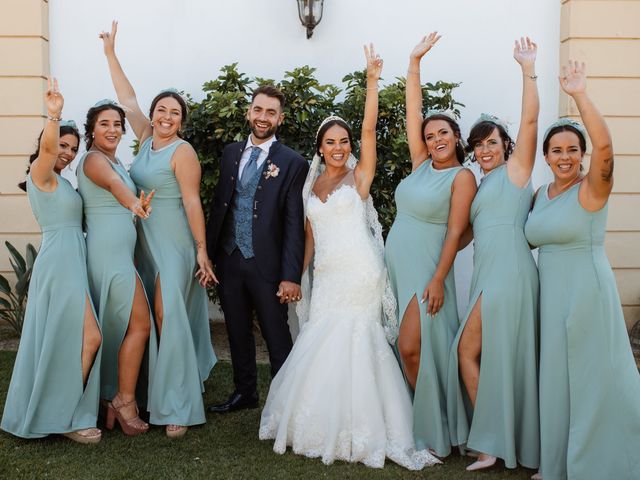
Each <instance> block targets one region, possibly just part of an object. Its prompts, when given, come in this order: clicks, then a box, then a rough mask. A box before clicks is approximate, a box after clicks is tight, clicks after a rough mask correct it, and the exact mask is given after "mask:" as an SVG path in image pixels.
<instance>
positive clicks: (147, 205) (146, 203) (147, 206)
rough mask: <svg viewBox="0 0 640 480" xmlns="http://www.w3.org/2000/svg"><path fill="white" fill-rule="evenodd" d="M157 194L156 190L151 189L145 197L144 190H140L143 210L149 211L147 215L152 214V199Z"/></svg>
mask: <svg viewBox="0 0 640 480" xmlns="http://www.w3.org/2000/svg"><path fill="white" fill-rule="evenodd" d="M155 194H156V190H155V189H153V190H151V193H150V194H149V195H147V196H146V197H145V194H144V190H140V198H139V200H140V205H141V206H142V208H143V210H144V211H145V212H147V216H149V215H151V199H152V198H153V196H154V195H155Z"/></svg>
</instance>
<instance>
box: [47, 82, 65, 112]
mask: <svg viewBox="0 0 640 480" xmlns="http://www.w3.org/2000/svg"><path fill="white" fill-rule="evenodd" d="M44 104H45V107H46V108H47V115H49V117H51V118H60V115H61V114H62V107H63V106H64V97H63V96H62V94H61V93H60V90H58V80H57V79H56V78H53V77H48V78H47V91H46V92H45V94H44Z"/></svg>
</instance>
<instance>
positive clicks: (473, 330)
mask: <svg viewBox="0 0 640 480" xmlns="http://www.w3.org/2000/svg"><path fill="white" fill-rule="evenodd" d="M481 302H482V295H480V297H479V298H478V301H477V302H476V304H475V305H474V307H473V310H471V313H470V314H469V318H468V319H467V324H466V325H465V327H464V331H463V332H462V335H461V336H460V342H459V343H458V366H459V368H460V376H461V377H462V381H463V382H464V386H465V388H466V389H467V394H468V395H469V399H470V400H471V405H473V408H475V406H476V396H477V394H478V379H479V378H480V356H481V354H482V318H481V308H480V304H481Z"/></svg>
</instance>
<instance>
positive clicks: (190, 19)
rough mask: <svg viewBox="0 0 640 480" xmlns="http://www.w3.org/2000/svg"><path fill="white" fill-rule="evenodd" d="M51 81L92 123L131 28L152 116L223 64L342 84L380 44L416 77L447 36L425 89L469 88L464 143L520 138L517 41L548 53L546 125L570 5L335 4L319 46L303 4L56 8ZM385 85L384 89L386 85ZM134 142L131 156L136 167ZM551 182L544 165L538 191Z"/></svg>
mask: <svg viewBox="0 0 640 480" xmlns="http://www.w3.org/2000/svg"><path fill="white" fill-rule="evenodd" d="M49 12H50V19H49V21H50V42H51V43H50V44H51V54H50V55H51V56H50V59H51V72H52V74H53V75H55V76H57V77H58V78H59V80H60V87H61V90H62V92H63V93H64V94H65V103H66V105H65V112H64V113H65V117H66V118H73V119H75V120H76V122H78V124H81V123H82V120H83V119H84V115H85V113H86V110H87V108H88V107H90V106H91V105H92V104H93V103H94V102H95V101H96V100H98V99H101V98H104V97H111V98H115V93H114V91H113V88H112V86H111V81H110V79H109V74H108V70H107V64H106V61H105V59H104V55H103V54H102V48H101V41H100V40H99V39H98V32H100V31H101V30H106V29H109V28H110V24H111V19H118V20H119V32H118V39H117V52H118V55H119V58H120V61H121V63H122V65H123V67H124V69H125V71H126V73H127V74H128V76H129V79H130V80H131V82H132V84H133V86H134V88H135V89H136V92H137V94H138V99H139V101H140V103H141V106H142V107H143V110H146V109H147V108H148V106H149V104H150V102H151V99H152V98H153V96H154V95H155V94H156V93H157V92H158V91H159V90H161V89H162V88H166V87H169V86H173V87H176V88H178V89H180V90H184V91H186V92H189V93H190V94H191V95H192V96H193V97H194V98H196V99H198V98H201V97H202V93H201V90H200V87H201V85H202V84H203V83H204V82H206V81H208V80H211V79H212V78H215V77H216V76H217V75H218V71H219V68H220V67H221V66H223V65H226V64H229V63H232V62H238V63H239V68H240V70H241V71H243V72H246V73H248V74H249V75H250V76H253V75H259V76H262V77H266V78H282V75H283V72H284V71H285V70H289V69H292V68H294V67H296V66H300V65H304V64H308V65H311V66H314V67H317V69H318V70H317V77H318V78H319V80H320V81H322V82H331V83H339V82H340V80H341V78H342V76H343V75H344V74H345V73H347V72H351V71H353V70H355V69H358V68H362V67H363V65H364V60H363V58H364V57H363V54H362V44H363V43H365V42H369V41H373V42H374V43H375V45H376V48H377V49H378V51H379V52H380V54H381V55H382V57H383V58H384V61H385V66H384V72H383V77H384V78H387V79H394V78H395V77H396V76H401V75H405V72H406V68H407V63H408V55H409V52H410V51H411V49H412V48H413V46H414V45H415V43H416V42H417V41H418V40H419V39H420V38H421V36H422V35H424V34H426V33H428V32H430V31H431V30H438V31H439V32H440V33H441V34H442V35H443V38H442V39H441V40H440V42H439V43H438V45H436V47H435V48H434V50H433V51H432V52H429V53H428V54H427V56H426V57H425V59H424V60H423V68H422V74H423V76H422V78H423V81H429V80H438V79H441V80H446V81H456V82H462V86H461V87H460V88H459V89H458V90H457V91H456V92H455V98H456V99H457V100H459V101H461V102H462V103H464V104H465V105H466V108H464V109H463V117H462V122H461V126H462V129H463V134H466V133H467V132H468V128H469V126H470V125H471V123H473V121H474V120H475V119H476V118H477V116H478V115H479V114H480V113H481V112H490V113H494V114H496V115H498V116H500V117H501V118H503V119H505V120H506V121H507V122H509V123H510V124H511V125H512V127H511V131H512V133H513V134H514V135H515V133H516V132H517V127H518V120H519V116H520V95H521V80H520V73H519V67H518V65H517V64H516V62H515V61H514V60H513V58H512V50H513V40H514V39H515V38H517V37H520V36H521V35H529V36H530V37H531V38H533V39H534V40H535V41H536V42H537V43H538V48H539V50H538V62H537V74H538V77H539V78H538V87H539V89H540V98H541V113H540V125H541V126H543V127H542V128H544V126H545V125H547V124H548V123H550V122H551V121H552V120H553V119H555V117H556V116H557V112H558V109H557V105H558V82H557V75H558V61H559V31H560V2H558V1H557V0H536V1H531V0H484V1H482V2H475V1H465V0H449V1H447V2H435V1H431V0H395V1H389V0H386V1H383V0H341V1H338V0H326V1H325V6H324V17H323V19H322V22H321V24H320V25H319V26H318V27H317V28H316V30H315V32H314V35H313V37H312V38H311V39H310V40H307V39H306V37H305V31H304V28H303V27H302V26H301V25H300V23H299V20H298V17H297V9H296V2H294V1H293V0H270V1H265V0H188V1H176V0H110V1H109V2H103V1H98V0H50V1H49ZM383 83H384V82H383ZM132 140H133V136H132V135H131V133H129V134H127V136H126V137H125V138H124V139H123V142H122V144H121V145H122V146H121V147H120V151H119V154H120V156H121V158H123V159H124V160H129V161H130V159H131V153H130V150H129V149H128V148H127V147H128V146H129V145H130V144H131V142H132ZM548 175H549V173H548V171H547V169H546V165H544V162H543V161H542V158H541V157H539V158H538V162H537V165H536V169H535V170H534V176H533V182H534V185H535V186H537V185H539V184H541V183H542V182H544V181H546V180H547V179H548V178H549V177H548ZM470 274H471V252H470V251H469V249H467V251H464V252H462V254H461V255H459V260H458V261H457V263H456V275H457V276H458V279H457V280H458V282H457V283H458V298H459V302H458V303H459V306H460V308H461V309H464V308H465V306H466V303H467V300H466V299H467V294H468V284H469V278H470Z"/></svg>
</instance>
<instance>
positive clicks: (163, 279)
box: [131, 138, 216, 426]
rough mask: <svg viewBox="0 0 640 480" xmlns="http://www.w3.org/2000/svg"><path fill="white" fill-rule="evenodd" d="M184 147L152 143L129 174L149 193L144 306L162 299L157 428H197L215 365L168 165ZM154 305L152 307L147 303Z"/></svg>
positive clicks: (154, 408) (141, 257) (141, 248)
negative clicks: (206, 383)
mask: <svg viewBox="0 0 640 480" xmlns="http://www.w3.org/2000/svg"><path fill="white" fill-rule="evenodd" d="M183 143H186V142H184V141H183V140H177V141H176V142H174V143H171V144H170V145H167V146H165V147H164V148H161V149H159V150H157V151H156V150H153V149H152V148H151V147H152V138H149V139H147V140H146V141H145V142H144V143H143V144H142V145H141V147H140V152H139V153H138V155H137V156H136V158H135V159H134V161H133V164H132V166H131V178H132V179H133V180H134V181H135V183H136V185H137V187H138V189H141V190H144V191H145V193H147V194H148V193H150V192H151V190H153V189H155V191H156V193H155V197H154V198H153V200H152V207H153V211H152V213H151V216H150V217H149V218H148V219H145V220H142V221H140V222H139V223H138V248H137V250H136V259H137V261H138V265H139V268H140V273H141V274H142V279H143V282H144V285H145V289H146V291H147V295H148V296H149V298H150V299H153V298H154V295H155V284H156V281H158V282H159V283H160V287H161V291H162V309H163V323H162V334H161V335H160V344H159V348H158V360H157V363H156V369H155V372H154V375H153V378H152V381H151V383H152V385H153V390H152V391H151V395H150V401H149V412H150V414H151V417H150V422H151V423H153V424H157V425H168V424H174V425H185V426H188V425H197V424H201V423H204V422H205V421H206V420H205V414H204V404H203V400H202V392H203V391H204V381H205V380H206V379H207V377H208V376H209V372H210V371H211V369H212V368H213V366H214V365H215V363H216V356H215V354H214V352H213V346H212V344H211V334H210V330H209V312H208V300H207V294H206V291H205V289H204V288H203V287H201V286H200V284H199V283H198V280H197V279H196V278H195V272H196V269H197V263H196V245H195V241H194V239H193V235H192V234H191V229H190V227H189V222H188V220H187V215H186V213H185V210H184V207H183V204H182V194H181V193H180V187H179V185H178V182H177V180H176V176H175V173H174V172H173V169H172V168H171V158H172V156H173V154H174V153H175V151H176V149H177V148H178V147H179V146H180V145H181V144H183ZM152 304H153V300H152Z"/></svg>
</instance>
